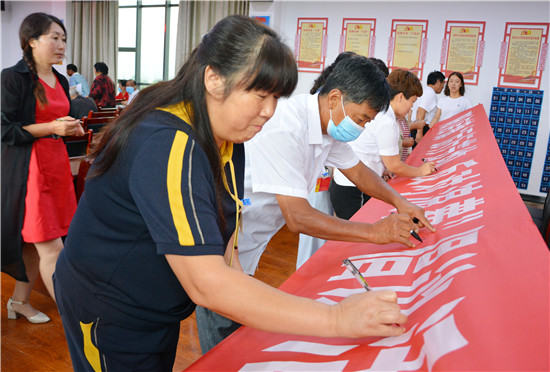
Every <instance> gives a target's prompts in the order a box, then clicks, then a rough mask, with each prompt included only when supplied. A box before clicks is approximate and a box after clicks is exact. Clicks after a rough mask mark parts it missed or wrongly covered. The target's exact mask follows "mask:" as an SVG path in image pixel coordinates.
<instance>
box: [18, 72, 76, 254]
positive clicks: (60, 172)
mask: <svg viewBox="0 0 550 372" xmlns="http://www.w3.org/2000/svg"><path fill="white" fill-rule="evenodd" d="M40 83H41V84H42V86H44V89H45V91H46V98H47V100H48V104H47V105H46V106H45V107H43V108H42V109H41V108H40V107H39V106H40V105H38V102H37V105H36V114H35V115H36V123H37V124H38V123H48V122H51V121H53V120H55V119H57V118H60V117H63V116H67V115H68V113H69V109H70V102H69V100H68V98H67V96H66V95H65V91H64V90H63V87H62V86H61V84H60V83H59V81H57V80H56V84H55V88H51V87H50V86H49V85H48V84H46V83H45V82H43V81H42V80H41V79H40ZM75 211H76V196H75V190H74V184H73V176H72V173H71V166H70V164H69V156H68V155H67V149H66V147H65V144H64V142H63V140H62V139H53V138H39V139H36V140H35V141H34V142H33V145H32V153H31V160H30V164H29V177H28V180H27V195H26V197H25V219H24V222H23V230H22V231H21V234H22V235H23V240H24V241H25V242H27V243H39V242H44V241H48V240H52V239H56V238H59V237H61V236H65V235H67V231H68V229H69V224H70V223H71V219H72V218H73V215H74V213H75Z"/></svg>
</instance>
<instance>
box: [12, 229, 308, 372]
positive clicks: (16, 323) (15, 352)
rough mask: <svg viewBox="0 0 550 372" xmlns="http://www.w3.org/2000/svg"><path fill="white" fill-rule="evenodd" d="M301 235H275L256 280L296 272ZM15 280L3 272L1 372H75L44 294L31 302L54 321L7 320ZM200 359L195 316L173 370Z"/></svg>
mask: <svg viewBox="0 0 550 372" xmlns="http://www.w3.org/2000/svg"><path fill="white" fill-rule="evenodd" d="M297 247H298V236H297V235H295V234H292V233H290V232H289V231H288V229H286V226H285V227H283V228H282V229H281V231H279V233H277V235H275V237H274V238H273V239H272V240H271V242H270V244H269V245H268V247H267V250H266V253H265V254H264V255H263V256H262V259H261V261H260V267H259V271H258V273H257V274H256V278H258V279H259V280H262V281H264V282H266V283H268V284H270V285H272V286H274V287H279V286H280V285H281V284H282V283H283V282H284V281H285V280H286V279H287V278H288V277H289V276H290V275H291V274H292V273H294V271H295V265H296V252H297ZM13 286H14V280H13V279H12V278H11V277H9V276H7V275H5V274H3V273H2V293H1V297H2V303H1V306H2V310H1V313H2V318H1V327H2V340H1V344H2V346H1V352H2V361H1V370H2V372H20V371H72V365H71V359H70V357H69V351H68V349H67V344H66V342H65V336H64V333H63V326H62V324H61V319H60V317H59V314H58V312H57V308H56V306H55V303H54V302H53V301H52V299H51V298H50V297H48V296H46V295H45V294H43V293H42V291H38V290H36V291H33V293H32V294H31V303H32V304H33V306H34V307H35V308H37V309H39V310H41V311H42V312H45V313H46V314H48V316H49V317H50V318H51V319H52V321H51V322H49V323H45V324H31V323H29V322H28V321H27V320H26V319H25V318H19V319H17V320H8V319H7V312H6V303H7V301H8V299H9V297H10V296H11V294H12V291H13ZM200 356H201V352H200V345H199V340H198V335H197V326H196V323H195V315H194V314H193V315H192V316H191V317H189V318H187V319H186V320H184V321H183V322H182V323H181V330H180V341H179V344H178V351H177V355H176V362H175V364H174V371H182V370H183V369H185V368H186V367H187V366H189V365H190V364H191V363H193V362H194V361H195V360H197V359H198V358H199V357H200Z"/></svg>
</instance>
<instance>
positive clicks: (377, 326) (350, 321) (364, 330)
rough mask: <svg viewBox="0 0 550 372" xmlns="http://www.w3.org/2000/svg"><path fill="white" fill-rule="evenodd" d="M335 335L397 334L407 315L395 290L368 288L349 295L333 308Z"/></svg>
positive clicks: (401, 329) (353, 336) (400, 330)
mask: <svg viewBox="0 0 550 372" xmlns="http://www.w3.org/2000/svg"><path fill="white" fill-rule="evenodd" d="M331 310H332V313H331V316H332V323H331V324H334V325H335V327H337V330H336V332H335V333H336V334H338V335H343V336H344V337H352V338H359V337H367V336H399V335H401V334H403V333H404V332H405V328H404V327H403V326H402V325H403V324H405V323H406V322H407V316H406V315H405V314H403V313H402V312H401V308H400V307H399V305H398V304H397V294H396V293H395V292H394V291H371V292H365V293H360V294H356V295H352V296H349V297H347V298H345V299H344V300H343V301H341V302H340V303H338V304H337V305H334V306H333V307H332V309H331Z"/></svg>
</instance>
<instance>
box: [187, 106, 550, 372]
mask: <svg viewBox="0 0 550 372" xmlns="http://www.w3.org/2000/svg"><path fill="white" fill-rule="evenodd" d="M423 158H427V159H429V160H433V161H435V162H436V164H437V168H438V172H437V173H435V174H433V175H430V176H427V177H422V178H401V177H400V178H396V179H395V180H393V181H391V185H392V186H393V187H394V188H395V189H396V190H398V191H399V192H400V193H401V194H403V195H404V196H406V197H407V198H408V199H409V200H411V201H412V202H414V203H416V204H418V205H421V206H422V207H424V208H425V209H426V214H427V216H428V218H429V219H430V221H431V222H432V224H434V226H435V227H436V228H437V232H435V233H431V232H429V231H428V230H427V229H422V230H421V231H420V236H421V238H422V240H423V241H424V242H423V243H419V242H415V244H416V247H415V248H413V249H404V248H403V246H400V245H398V244H388V245H383V246H379V245H374V244H359V243H343V242H335V241H329V242H327V243H326V244H325V245H324V246H323V247H322V248H321V249H320V250H319V251H318V252H317V253H316V254H315V255H314V256H313V257H312V258H311V259H310V260H309V261H308V262H306V263H305V264H304V265H303V266H302V267H301V268H300V269H299V270H298V271H297V272H296V273H295V274H294V275H292V276H291V277H290V278H289V279H288V280H287V281H286V282H285V283H284V284H283V285H282V286H281V289H282V290H284V291H286V292H289V293H293V294H296V295H299V296H304V297H309V298H313V299H315V300H317V301H322V302H325V303H335V302H339V301H341V300H342V299H343V298H345V297H347V296H349V295H351V294H353V293H358V292H361V291H364V289H363V288H362V287H361V286H360V285H359V284H358V283H357V281H356V279H355V278H354V277H353V276H352V275H351V274H350V273H349V272H348V271H347V270H346V268H345V267H344V266H343V264H342V260H343V259H345V258H349V259H350V260H351V261H352V262H353V263H354V264H355V266H357V268H358V269H359V270H360V271H361V273H362V274H363V275H364V276H365V278H366V280H367V281H368V283H369V284H370V285H371V286H372V287H373V289H374V290H376V289H392V290H395V291H396V292H397V294H398V296H399V304H400V306H401V308H402V310H403V312H405V313H406V314H407V315H408V317H409V321H408V323H407V324H406V327H407V332H406V333H405V334H403V335H402V336H399V337H388V338H374V337H371V338H363V339H345V338H316V337H299V336H291V335H283V334H275V333H267V332H261V331H257V330H254V329H251V328H248V327H242V328H241V329H239V330H238V331H237V332H235V334H233V335H232V336H230V337H229V338H228V339H227V340H225V341H224V342H222V343H221V344H220V345H218V346H217V347H216V348H214V349H213V350H212V351H211V352H209V353H207V354H206V355H204V356H203V357H202V358H201V359H199V360H198V361H197V362H196V363H194V364H193V365H191V366H190V367H189V370H209V371H212V370H230V371H259V370H263V371H298V370H299V371H358V370H372V371H381V370H384V371H389V370H391V371H412V370H438V371H442V370H461V371H466V370H467V371H474V370H475V371H487V370H499V371H503V370H507V371H511V370H516V371H517V370H524V371H534V370H537V371H539V370H540V371H542V370H544V371H548V370H549V367H550V363H549V350H550V347H549V328H550V327H549V270H548V268H549V257H550V255H549V251H548V248H547V246H546V245H545V244H544V242H543V240H542V238H541V236H540V233H539V232H538V230H537V228H536V227H535V225H534V224H533V222H532V220H531V217H530V215H529V213H528V211H527V209H526V208H525V206H524V204H523V202H522V200H521V198H520V196H519V194H518V192H517V190H516V187H515V185H514V183H513V182H512V179H511V177H510V174H509V172H508V169H507V168H506V165H505V164H504V161H503V160H502V157H501V155H500V152H499V149H498V147H497V144H496V142H495V139H494V136H493V133H492V131H491V127H490V126H489V121H488V119H487V115H486V114H485V111H484V109H483V107H482V105H478V106H476V107H474V108H472V109H470V110H468V111H465V112H463V113H461V114H459V115H457V116H455V117H453V118H450V119H448V120H446V121H444V122H441V123H440V124H438V125H436V126H435V127H434V128H433V129H432V130H430V131H429V133H428V134H427V135H426V136H425V137H424V139H423V140H422V142H420V144H419V145H418V147H417V148H416V150H415V151H414V152H413V153H412V154H411V156H410V157H409V159H408V161H407V162H408V163H409V164H412V165H420V164H421V162H422V159H423ZM392 211H394V209H393V208H392V207H391V206H389V205H388V204H385V203H383V202H380V201H378V200H373V199H371V201H369V202H368V203H367V204H366V205H365V206H364V207H363V208H362V209H361V210H360V211H359V212H358V213H357V214H356V215H355V216H354V217H353V219H354V220H357V221H364V222H375V221H377V220H379V219H380V218H382V217H384V216H386V215H388V214H389V213H391V212H392Z"/></svg>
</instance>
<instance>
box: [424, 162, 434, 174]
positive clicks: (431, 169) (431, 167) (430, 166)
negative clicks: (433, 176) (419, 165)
mask: <svg viewBox="0 0 550 372" xmlns="http://www.w3.org/2000/svg"><path fill="white" fill-rule="evenodd" d="M422 162H423V163H424V164H427V165H428V166H429V168H430V173H432V172H437V168H436V167H435V161H429V160H428V159H425V158H423V159H422ZM430 173H428V174H430Z"/></svg>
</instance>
